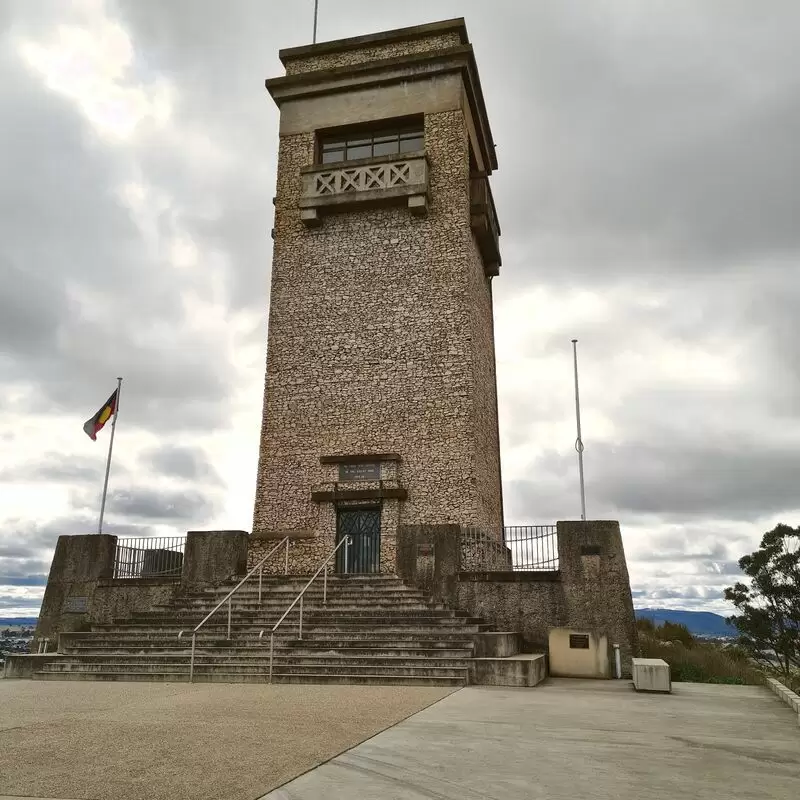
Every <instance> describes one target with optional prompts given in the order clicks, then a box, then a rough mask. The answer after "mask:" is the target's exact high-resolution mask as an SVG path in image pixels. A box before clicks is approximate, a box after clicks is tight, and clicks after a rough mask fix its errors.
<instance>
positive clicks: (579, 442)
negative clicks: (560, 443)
mask: <svg viewBox="0 0 800 800" xmlns="http://www.w3.org/2000/svg"><path fill="white" fill-rule="evenodd" d="M572 355H573V359H574V361H575V417H576V418H577V420H578V438H577V440H576V441H575V449H576V450H577V451H578V474H579V475H580V479H581V519H582V520H584V522H585V521H586V491H585V490H584V485H583V440H582V439H581V400H580V395H579V394H578V340H577V339H573V340H572Z"/></svg>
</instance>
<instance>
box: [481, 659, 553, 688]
mask: <svg viewBox="0 0 800 800" xmlns="http://www.w3.org/2000/svg"><path fill="white" fill-rule="evenodd" d="M546 677H547V659H546V657H545V655H544V654H543V653H524V654H520V655H515V656H509V657H507V658H473V659H472V660H471V661H470V662H469V682H470V683H471V684H474V685H477V686H518V687H528V688H531V687H533V686H537V685H538V684H540V683H541V682H542V681H543V680H544V679H545V678H546Z"/></svg>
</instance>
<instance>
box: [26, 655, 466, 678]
mask: <svg viewBox="0 0 800 800" xmlns="http://www.w3.org/2000/svg"><path fill="white" fill-rule="evenodd" d="M422 660H423V661H427V660H426V659H422ZM276 668H278V671H280V672H281V673H284V674H292V675H307V674H309V673H311V674H318V673H319V672H325V673H326V674H330V675H337V674H352V675H359V674H371V675H425V676H433V677H437V676H441V677H445V678H457V677H464V676H465V675H466V670H467V664H466V662H462V663H459V664H444V665H441V664H429V663H424V664H394V663H391V660H390V661H389V663H386V662H383V663H381V662H373V663H366V664H357V663H353V662H350V661H348V662H346V663H337V662H328V663H324V662H317V663H313V662H312V663H308V662H307V663H295V662H292V661H280V662H278V661H275V662H274V663H273V672H274V671H275V670H276ZM188 671H189V661H188V660H186V661H185V662H184V663H183V664H151V663H143V662H139V663H127V662H107V663H100V664H68V663H51V664H48V665H47V666H43V667H41V668H40V669H39V670H38V672H40V673H48V674H54V673H58V674H74V673H79V672H83V673H89V674H92V673H97V672H105V673H112V672H116V673H128V672H137V673H142V672H145V673H147V672H149V673H164V674H167V673H172V674H174V675H184V674H185V673H187V672H188ZM216 672H226V673H230V674H239V675H263V674H264V673H265V672H269V659H267V660H264V661H261V662H259V663H255V664H236V663H225V662H223V663H219V664H208V663H201V664H198V663H195V667H194V674H195V675H203V674H209V673H216Z"/></svg>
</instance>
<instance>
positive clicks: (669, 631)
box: [656, 621, 694, 647]
mask: <svg viewBox="0 0 800 800" xmlns="http://www.w3.org/2000/svg"><path fill="white" fill-rule="evenodd" d="M656 636H658V638H659V639H661V641H662V642H680V643H681V644H682V645H683V646H684V647H692V646H693V645H694V636H692V634H691V633H689V629H688V628H687V627H686V626H685V625H682V624H681V623H680V622H666V621H665V622H662V623H661V625H660V626H659V627H658V628H656Z"/></svg>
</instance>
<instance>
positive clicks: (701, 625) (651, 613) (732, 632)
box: [636, 608, 738, 636]
mask: <svg viewBox="0 0 800 800" xmlns="http://www.w3.org/2000/svg"><path fill="white" fill-rule="evenodd" d="M636 617H637V618H638V619H651V620H653V622H655V623H656V625H660V624H661V623H662V622H673V623H677V624H680V625H685V626H686V627H687V628H688V629H689V633H691V634H694V635H695V636H738V631H737V630H736V628H734V627H733V626H732V625H728V623H727V622H725V617H722V616H720V615H719V614H712V613H711V612H710V611H679V610H678V609H674V608H637V609H636Z"/></svg>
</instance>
